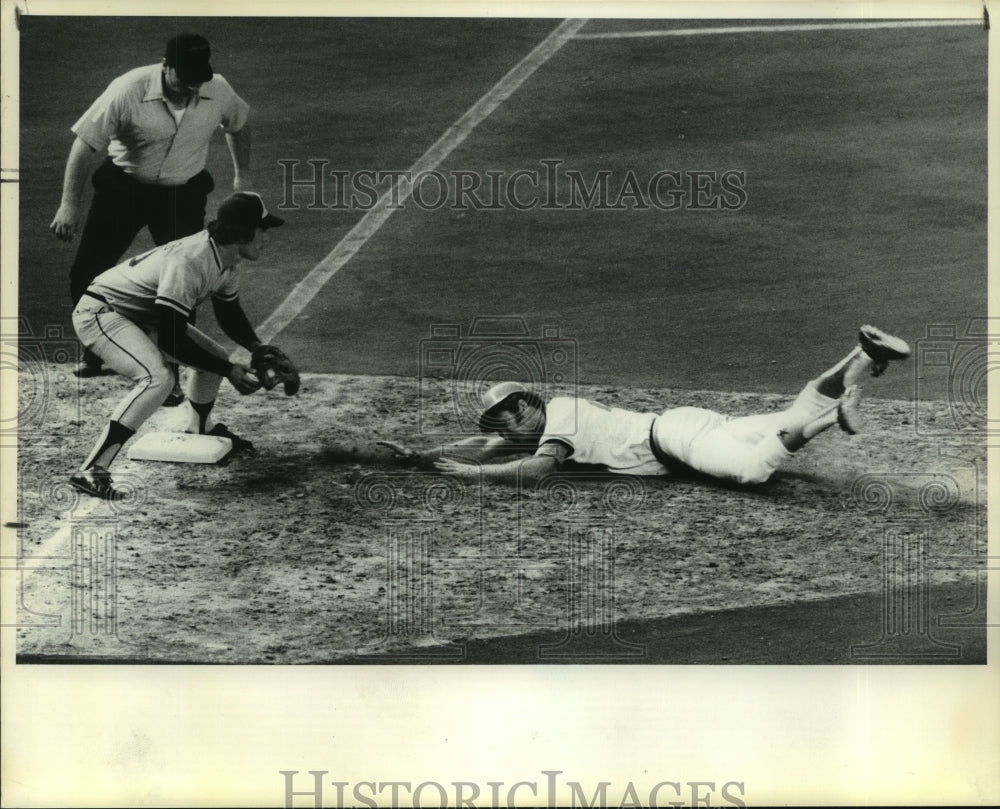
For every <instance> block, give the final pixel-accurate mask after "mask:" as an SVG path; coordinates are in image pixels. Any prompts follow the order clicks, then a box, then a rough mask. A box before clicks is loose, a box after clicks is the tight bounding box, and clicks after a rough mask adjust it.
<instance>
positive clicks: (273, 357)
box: [250, 345, 300, 396]
mask: <svg viewBox="0 0 1000 809" xmlns="http://www.w3.org/2000/svg"><path fill="white" fill-rule="evenodd" d="M250 366H251V367H252V368H253V370H254V373H255V374H256V375H257V379H259V380H260V384H261V385H263V387H264V388H265V390H272V389H273V388H275V387H277V386H278V385H280V384H282V383H283V384H284V386H285V395H286V396H294V395H295V394H296V393H298V391H299V382H300V380H299V372H298V369H297V368H296V367H295V363H293V362H292V361H291V360H290V359H289V358H288V356H287V355H286V354H285V352H284V351H282V350H281V349H280V348H278V347H277V346H271V345H262V346H258V347H257V348H256V349H254V351H253V353H252V354H251V356H250Z"/></svg>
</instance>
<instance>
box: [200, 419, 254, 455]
mask: <svg viewBox="0 0 1000 809" xmlns="http://www.w3.org/2000/svg"><path fill="white" fill-rule="evenodd" d="M205 435H217V436H219V437H220V438H228V439H229V440H230V441H232V442H233V450H232V451H233V452H253V444H252V443H250V442H249V441H247V440H246V439H245V438H240V437H239V436H238V435H236V433H234V432H232V431H231V430H230V429H229V428H228V427H227V426H226V425H225V424H216V425H215V426H214V427H213V428H212V429H211V430H209V431H208V432H207V433H205Z"/></svg>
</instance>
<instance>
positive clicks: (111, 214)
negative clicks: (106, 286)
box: [69, 158, 215, 306]
mask: <svg viewBox="0 0 1000 809" xmlns="http://www.w3.org/2000/svg"><path fill="white" fill-rule="evenodd" d="M92 183H93V185H94V199H93V201H92V202H91V203H90V212H89V213H88V214H87V221H86V223H85V224H84V226H83V232H82V233H81V234H80V246H79V247H78V248H77V251H76V259H75V260H74V261H73V266H72V267H71V268H70V271H69V283H70V295H71V296H72V298H73V305H74V306H75V305H76V304H77V303H78V302H79V300H80V296H82V295H83V293H84V292H86V290H87V287H88V286H89V285H90V282H91V281H93V280H94V278H96V277H97V276H98V275H100V274H101V273H102V272H104V271H105V270H107V269H109V268H110V267H114V266H115V265H116V264H117V263H118V262H119V260H120V259H121V257H122V256H123V255H124V254H125V251H126V250H128V248H129V245H131V244H132V241H133V240H134V239H135V237H136V235H137V234H138V233H139V231H140V230H142V229H143V228H144V227H147V228H149V234H150V236H152V237H153V242H154V243H155V244H158V245H160V244H166V243H167V242H170V241H173V240H174V239H180V238H182V237H184V236H190V235H191V234H192V233H197V232H198V231H199V230H201V229H202V228H204V227H205V204H206V202H207V200H208V195H209V194H210V193H211V192H212V189H213V188H215V182H214V181H213V180H212V175H211V174H209V173H208V172H207V171H201V172H199V173H198V174H196V175H195V176H194V177H192V178H191V179H190V180H188V181H187V182H186V183H185V184H184V185H154V184H151V183H141V182H139V181H138V180H135V179H133V178H132V177H131V176H129V175H128V174H126V173H125V172H124V171H122V170H121V169H120V168H118V166H116V165H115V164H114V163H112V162H111V158H107V159H105V161H104V162H103V163H102V164H101V165H100V167H99V168H98V169H97V171H95V172H94V176H93V178H92Z"/></svg>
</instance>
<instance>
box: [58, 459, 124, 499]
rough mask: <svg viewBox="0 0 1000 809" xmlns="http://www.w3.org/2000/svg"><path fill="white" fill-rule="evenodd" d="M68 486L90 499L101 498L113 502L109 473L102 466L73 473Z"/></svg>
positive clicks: (113, 493)
mask: <svg viewBox="0 0 1000 809" xmlns="http://www.w3.org/2000/svg"><path fill="white" fill-rule="evenodd" d="M69 483H70V485H71V486H72V487H73V488H74V489H77V490H78V491H81V492H83V493H84V494H89V495H90V496H91V497H101V498H103V499H105V500H114V498H115V489H114V486H113V485H112V483H111V473H110V472H108V470H107V469H105V468H104V467H103V466H92V467H90V469H83V470H81V471H79V472H74V473H73V474H72V475H70V478H69Z"/></svg>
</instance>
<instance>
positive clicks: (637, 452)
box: [539, 396, 667, 475]
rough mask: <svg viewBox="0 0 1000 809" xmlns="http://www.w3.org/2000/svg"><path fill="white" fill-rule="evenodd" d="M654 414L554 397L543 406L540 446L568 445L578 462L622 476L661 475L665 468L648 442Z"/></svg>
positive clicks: (572, 455) (585, 400) (664, 472)
mask: <svg viewBox="0 0 1000 809" xmlns="http://www.w3.org/2000/svg"><path fill="white" fill-rule="evenodd" d="M656 416H657V414H656V413H635V412H633V411H631V410H622V409H621V408H617V407H608V406H607V405H603V404H599V403H597V402H591V401H589V400H587V399H575V398H572V397H568V396H557V397H555V398H554V399H552V400H551V401H550V402H549V403H548V404H547V405H546V406H545V432H544V434H543V435H542V437H541V439H540V441H539V447H541V446H542V445H544V444H545V443H546V442H548V441H555V442H557V443H560V444H563V445H565V446H567V447H569V448H570V449H571V450H572V454H571V455H570V457H571V458H572V459H573V460H574V461H576V462H577V463H584V464H600V465H602V466H606V467H607V468H608V471H610V472H616V473H618V474H623V475H664V474H667V470H666V469H665V468H664V466H663V464H661V463H660V462H659V461H658V460H657V459H656V457H655V456H654V455H653V451H652V449H650V443H649V441H650V435H649V434H650V430H651V428H652V426H653V421H654V419H656Z"/></svg>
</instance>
